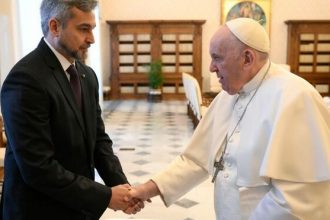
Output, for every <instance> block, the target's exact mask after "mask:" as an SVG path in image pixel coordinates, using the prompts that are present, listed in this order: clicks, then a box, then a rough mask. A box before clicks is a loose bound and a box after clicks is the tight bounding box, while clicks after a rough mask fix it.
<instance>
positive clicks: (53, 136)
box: [0, 0, 143, 220]
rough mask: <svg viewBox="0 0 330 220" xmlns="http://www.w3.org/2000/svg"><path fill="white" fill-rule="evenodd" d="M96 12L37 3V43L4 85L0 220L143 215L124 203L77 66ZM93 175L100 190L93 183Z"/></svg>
mask: <svg viewBox="0 0 330 220" xmlns="http://www.w3.org/2000/svg"><path fill="white" fill-rule="evenodd" d="M95 6H96V1H92V0H67V1H63V0H43V1H42V4H41V8H40V11H41V25H42V30H43V34H44V38H43V39H41V41H40V43H39V45H38V47H37V48H36V49H35V50H34V51H32V52H31V53H30V54H28V55H27V56H25V57H24V58H23V59H22V60H20V61H19V62H18V63H17V64H16V65H15V66H14V67H13V69H12V70H11V71H10V73H9V74H8V77H7V79H6V80H5V82H4V84H3V87H2V91H1V107H2V114H3V117H4V123H5V129H6V134H7V138H8V142H7V143H8V144H7V151H6V155H5V177H4V185H3V193H2V198H1V209H0V210H1V212H2V213H1V217H2V219H10V220H11V219H15V220H19V219H33V220H35V219H48V220H49V219H56V220H63V219H70V220H73V219H98V218H99V217H100V216H101V215H102V213H103V212H104V211H105V209H106V208H111V209H114V210H124V211H125V212H126V213H128V214H131V213H136V212H137V211H139V210H140V209H141V208H143V203H142V202H138V201H133V200H132V199H131V198H130V197H129V195H128V192H129V190H130V187H129V185H128V181H127V179H126V177H125V174H124V173H123V170H122V167H121V164H120V162H119V160H118V158H117V156H115V155H114V152H113V149H112V141H111V139H110V138H109V136H108V135H107V134H106V133H105V129H104V123H103V120H102V118H101V109H100V106H99V97H98V82H97V78H96V75H95V73H94V71H93V70H92V69H91V68H90V67H88V66H86V65H84V64H83V63H81V62H80V61H79V60H84V59H85V58H86V53H87V48H88V47H89V46H90V45H91V44H92V43H94V37H93V33H92V30H93V29H94V27H95V17H94V14H93V12H92V10H93V9H94V8H95ZM72 64H73V65H74V66H75V68H76V69H77V71H78V78H76V81H75V82H74V83H76V84H75V87H74V88H71V86H70V84H71V83H73V82H72V81H73V76H72V73H71V72H70V71H69V70H67V69H68V67H69V66H71V65H72ZM73 68H74V67H73ZM77 79H78V80H77ZM77 83H78V84H77ZM77 89H78V90H77ZM94 168H96V169H97V171H98V172H99V174H100V176H101V178H102V179H103V181H104V183H105V185H103V184H100V183H97V182H95V181H94Z"/></svg>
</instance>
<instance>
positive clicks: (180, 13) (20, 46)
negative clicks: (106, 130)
mask: <svg viewBox="0 0 330 220" xmlns="http://www.w3.org/2000/svg"><path fill="white" fill-rule="evenodd" d="M40 2H41V0H29V1H26V0H0V30H1V32H0V45H1V46H0V73H1V84H2V82H3V80H4V78H5V76H6V75H7V73H8V71H9V70H10V69H11V67H12V66H13V65H14V64H15V63H16V62H17V61H18V60H19V59H20V58H21V57H23V56H24V55H26V54H27V53H28V52H29V51H31V50H32V49H33V48H35V47H36V45H37V44H38V42H39V40H40V38H41V36H42V33H41V30H40V15H39V6H40ZM329 8H330V1H329V0H313V1H311V0H290V1H287V0H271V11H270V12H271V15H270V16H271V17H270V22H271V24H270V39H271V48H272V49H271V54H270V57H271V59H272V60H273V61H274V62H276V63H286V53H287V25H286V24H285V23H284V22H285V21H286V20H293V19H296V20H318V19H321V20H322V19H330V14H329ZM96 13H97V17H96V19H97V22H98V28H97V29H96V30H95V32H94V34H95V37H96V44H94V45H93V46H92V47H91V49H90V52H89V58H88V60H87V63H88V64H89V65H91V66H92V67H93V68H94V70H95V71H96V72H97V74H98V77H99V80H100V85H103V86H108V85H109V76H110V74H111V73H110V60H111V57H110V40H109V26H108V25H107V24H106V21H107V20H194V19H196V20H206V22H205V24H204V25H203V41H202V75H203V91H208V89H209V76H210V74H209V73H210V72H209V63H210V57H209V51H208V50H209V49H208V47H209V41H210V38H211V36H212V34H213V33H214V32H215V31H216V30H217V28H218V27H219V25H220V18H221V0H203V1H202V0H166V1H165V0H158V1H154V0H138V1H137V0H99V8H98V11H97V12H96ZM100 94H101V90H100Z"/></svg>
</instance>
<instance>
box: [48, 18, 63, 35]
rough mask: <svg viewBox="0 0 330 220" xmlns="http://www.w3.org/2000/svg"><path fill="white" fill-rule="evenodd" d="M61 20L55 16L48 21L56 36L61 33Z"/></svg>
mask: <svg viewBox="0 0 330 220" xmlns="http://www.w3.org/2000/svg"><path fill="white" fill-rule="evenodd" d="M60 25H61V24H60V22H59V21H58V20H56V19H55V18H51V19H50V20H49V22H48V27H49V32H50V33H51V34H52V35H53V36H55V37H58V36H59V33H60Z"/></svg>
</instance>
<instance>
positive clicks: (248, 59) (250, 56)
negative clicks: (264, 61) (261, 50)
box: [244, 49, 256, 65]
mask: <svg viewBox="0 0 330 220" xmlns="http://www.w3.org/2000/svg"><path fill="white" fill-rule="evenodd" d="M255 58H256V55H255V53H254V51H253V50H251V49H246V50H244V65H251V64H253V62H254V60H255Z"/></svg>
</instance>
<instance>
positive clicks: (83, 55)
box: [59, 40, 87, 60]
mask: <svg viewBox="0 0 330 220" xmlns="http://www.w3.org/2000/svg"><path fill="white" fill-rule="evenodd" d="M59 46H60V48H61V49H62V50H63V52H64V53H66V54H67V55H68V56H69V57H71V58H74V59H75V60H85V59H86V58H87V53H84V52H82V51H81V53H79V50H75V51H74V50H72V49H70V48H69V47H68V46H67V44H66V43H65V42H64V41H62V40H60V41H59Z"/></svg>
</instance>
